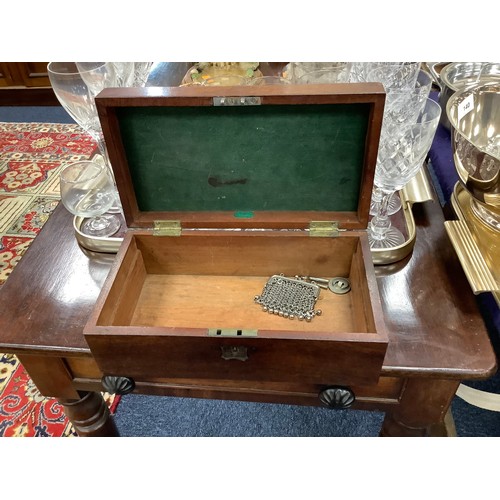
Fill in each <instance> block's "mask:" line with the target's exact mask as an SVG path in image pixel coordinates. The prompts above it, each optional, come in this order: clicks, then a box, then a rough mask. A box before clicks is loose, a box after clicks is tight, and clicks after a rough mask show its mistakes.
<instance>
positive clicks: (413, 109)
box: [370, 71, 432, 215]
mask: <svg viewBox="0 0 500 500" xmlns="http://www.w3.org/2000/svg"><path fill="white" fill-rule="evenodd" d="M431 87H432V78H431V76H430V75H429V74H428V73H426V72H425V71H420V72H419V74H418V76H417V82H416V84H415V87H414V88H413V89H410V90H400V89H397V90H391V89H389V91H388V92H387V95H386V101H385V108H384V121H383V125H382V140H384V136H386V135H389V134H397V133H398V130H399V128H400V127H401V126H403V125H404V124H405V123H411V122H413V121H414V120H415V119H416V118H417V116H418V114H419V113H420V111H421V109H422V108H423V106H424V105H425V101H426V99H427V97H429V93H430V90H431ZM381 201H382V191H381V190H380V188H379V187H378V186H377V185H374V186H373V191H372V199H371V205H370V215H375V214H376V213H377V211H378V209H379V206H380V202H381ZM400 208H401V200H400V198H399V196H397V195H396V194H395V195H393V196H392V197H391V201H390V203H389V206H388V207H387V215H393V214H395V213H396V212H397V211H398V210H399V209H400Z"/></svg>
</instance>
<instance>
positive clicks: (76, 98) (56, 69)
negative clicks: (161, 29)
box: [47, 62, 121, 212]
mask: <svg viewBox="0 0 500 500" xmlns="http://www.w3.org/2000/svg"><path fill="white" fill-rule="evenodd" d="M47 72H48V75H49V79H50V83H51V86H52V89H53V90H54V93H55V95H56V97H57V99H58V100H59V102H60V103H61V105H62V107H63V108H64V109H65V110H66V111H67V113H68V114H69V115H70V116H71V117H72V118H73V119H74V120H75V121H76V123H78V124H79V125H80V126H81V127H82V128H83V129H84V130H85V131H86V132H87V133H88V134H90V135H91V137H92V138H93V139H94V140H95V141H96V143H97V146H98V148H99V152H100V154H101V156H102V158H103V159H104V162H105V163H106V165H107V167H108V169H109V173H110V175H111V177H112V178H113V179H114V176H113V170H112V168H111V163H110V161H109V157H108V151H107V149H106V144H105V142H104V135H103V133H102V128H101V123H100V122H99V116H98V114H97V108H96V105H95V96H96V95H97V94H98V93H99V92H100V91H101V90H102V89H103V88H105V87H112V86H115V85H116V78H117V77H116V71H115V69H114V66H113V65H112V64H111V63H104V62H102V63H101V62H99V63H74V62H51V63H49V64H48V66H47ZM113 211H115V212H121V207H120V202H119V197H118V192H117V190H116V189H115V202H114V208H113Z"/></svg>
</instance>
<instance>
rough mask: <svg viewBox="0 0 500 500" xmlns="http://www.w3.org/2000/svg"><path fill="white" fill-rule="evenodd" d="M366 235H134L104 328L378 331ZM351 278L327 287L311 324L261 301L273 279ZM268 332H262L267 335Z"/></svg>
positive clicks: (106, 306) (105, 306) (100, 323)
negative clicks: (337, 287) (343, 285)
mask: <svg viewBox="0 0 500 500" xmlns="http://www.w3.org/2000/svg"><path fill="white" fill-rule="evenodd" d="M364 236H366V235H362V234H361V235H360V236H344V235H342V236H341V237H338V238H311V237H307V236H294V235H286V236H285V235H281V236H269V235H266V236H265V235H259V234H254V235H249V236H244V235H238V236H235V235H217V236H214V235H211V236H203V235H201V236H200V235H198V234H197V235H194V234H193V235H183V236H182V237H177V238H176V237H158V236H153V235H151V234H144V233H142V234H141V233H140V234H134V235H133V236H131V238H130V244H129V245H128V247H127V249H126V253H125V255H124V256H123V259H122V260H121V263H120V266H119V268H118V269H117V271H116V276H115V277H114V279H113V283H112V285H111V288H110V290H109V292H108V293H107V294H106V299H105V302H104V304H103V307H102V309H101V311H100V314H99V317H98V320H97V326H135V327H161V328H175V329H181V330H182V329H183V328H185V329H203V330H204V332H206V329H235V330H238V329H245V330H247V329H250V330H258V331H259V332H262V331H266V334H267V335H270V336H273V335H277V336H279V335H282V334H283V332H284V331H288V332H304V333H307V332H314V333H315V334H319V335H324V336H325V337H329V336H330V335H332V334H338V333H360V334H363V333H376V327H375V323H374V319H373V310H372V307H371V300H370V294H369V290H368V284H367V281H366V269H365V263H364V260H363V255H362V254H363V252H362V247H361V244H360V238H361V237H364ZM280 273H283V274H284V275H285V276H289V277H293V276H295V275H301V276H316V277H326V278H331V277H334V276H342V277H347V278H349V279H350V281H351V285H352V289H351V291H350V292H349V293H347V294H345V295H336V294H334V293H333V292H331V291H329V290H325V289H322V290H321V292H320V296H319V299H318V301H317V303H316V307H315V308H316V309H321V310H322V315H321V316H316V317H315V318H314V319H313V320H312V321H311V322H306V321H298V320H297V319H295V320H289V319H285V318H282V317H279V316H277V315H273V314H269V313H265V312H263V311H262V310H261V306H260V305H258V304H256V303H254V297H255V295H259V294H260V293H261V292H262V289H263V287H264V285H265V283H266V281H267V279H268V278H269V277H270V276H272V275H274V274H280ZM259 335H260V334H259Z"/></svg>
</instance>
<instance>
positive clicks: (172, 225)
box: [153, 220, 182, 236]
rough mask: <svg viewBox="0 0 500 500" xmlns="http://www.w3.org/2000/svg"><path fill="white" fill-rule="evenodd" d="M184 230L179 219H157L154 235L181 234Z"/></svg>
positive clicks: (154, 225)
mask: <svg viewBox="0 0 500 500" xmlns="http://www.w3.org/2000/svg"><path fill="white" fill-rule="evenodd" d="M181 231H182V227H181V221H179V220H155V221H154V222H153V235H154V236H180V235H181Z"/></svg>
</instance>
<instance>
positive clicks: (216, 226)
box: [85, 84, 388, 384]
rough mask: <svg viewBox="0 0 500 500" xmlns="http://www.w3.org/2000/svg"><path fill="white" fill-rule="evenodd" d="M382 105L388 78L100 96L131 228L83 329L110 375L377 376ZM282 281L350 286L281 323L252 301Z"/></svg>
mask: <svg viewBox="0 0 500 500" xmlns="http://www.w3.org/2000/svg"><path fill="white" fill-rule="evenodd" d="M221 91H223V92H222V93H221ZM384 100H385V93H384V90H383V87H382V86H381V85H379V84H335V85H284V86H269V87H225V88H215V87H207V88H200V87H195V88H193V87H186V88H143V89H107V90H105V91H103V92H102V93H101V94H100V95H99V96H98V97H97V98H96V103H97V107H98V110H99V116H100V119H101V124H102V128H103V132H104V137H105V140H106V144H107V147H108V151H109V156H110V159H111V162H112V164H113V169H114V172H115V177H116V182H117V186H118V189H119V192H120V196H121V200H122V205H123V208H124V213H125V218H126V221H127V225H128V227H129V230H128V232H127V235H126V237H125V238H124V241H123V244H122V246H121V248H120V250H119V252H118V254H117V258H116V261H115V264H114V266H113V268H112V270H111V271H110V274H109V275H108V277H107V279H106V282H105V284H104V287H103V289H102V292H101V294H100V297H99V299H98V302H97V304H96V306H95V309H94V311H93V312H92V315H91V317H90V319H89V321H88V323H87V325H86V327H85V336H86V339H87V341H88V344H89V346H90V348H91V351H92V353H93V356H94V358H95V359H96V361H97V363H98V365H99V367H100V369H101V370H102V372H103V373H104V374H106V375H117V376H127V377H133V378H140V379H142V380H152V379H159V378H169V379H172V378H174V379H175V378H178V379H212V380H215V379H218V380H226V381H227V380H235V381H242V380H246V381H259V382H266V381H267V382H304V383H311V384H334V383H339V384H342V383H344V384H352V383H375V382H376V381H377V380H378V377H379V375H380V369H381V366H382V362H383V358H384V355H385V352H386V349H387V342H388V340H387V335H386V332H385V328H384V321H383V317H382V309H381V305H380V298H379V294H378V288H377V283H376V280H375V275H374V270H373V264H372V260H371V255H370V249H369V246H368V240H367V235H366V226H367V222H368V211H369V204H370V197H371V190H372V183H373V175H374V169H375V163H376V157H377V148H378V141H379V135H380V128H381V122H382V116H383V107H384ZM280 273H283V274H284V275H285V276H291V277H293V276H295V275H301V276H316V277H324V278H331V277H334V276H340V277H346V278H349V280H350V282H351V291H350V292H349V293H346V294H344V295H335V294H334V293H332V292H330V291H329V290H321V293H320V296H319V299H318V302H317V304H316V307H317V308H320V309H321V310H322V315H321V316H317V317H315V318H314V319H313V320H312V321H311V322H306V321H298V320H297V319H295V320H290V319H286V318H283V317H279V316H277V315H273V314H268V313H265V312H262V311H261V307H260V306H259V305H257V304H256V303H254V296H255V295H258V294H260V293H261V292H262V289H263V287H264V285H265V283H266V281H267V279H268V278H269V277H270V276H271V275H274V274H280Z"/></svg>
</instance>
